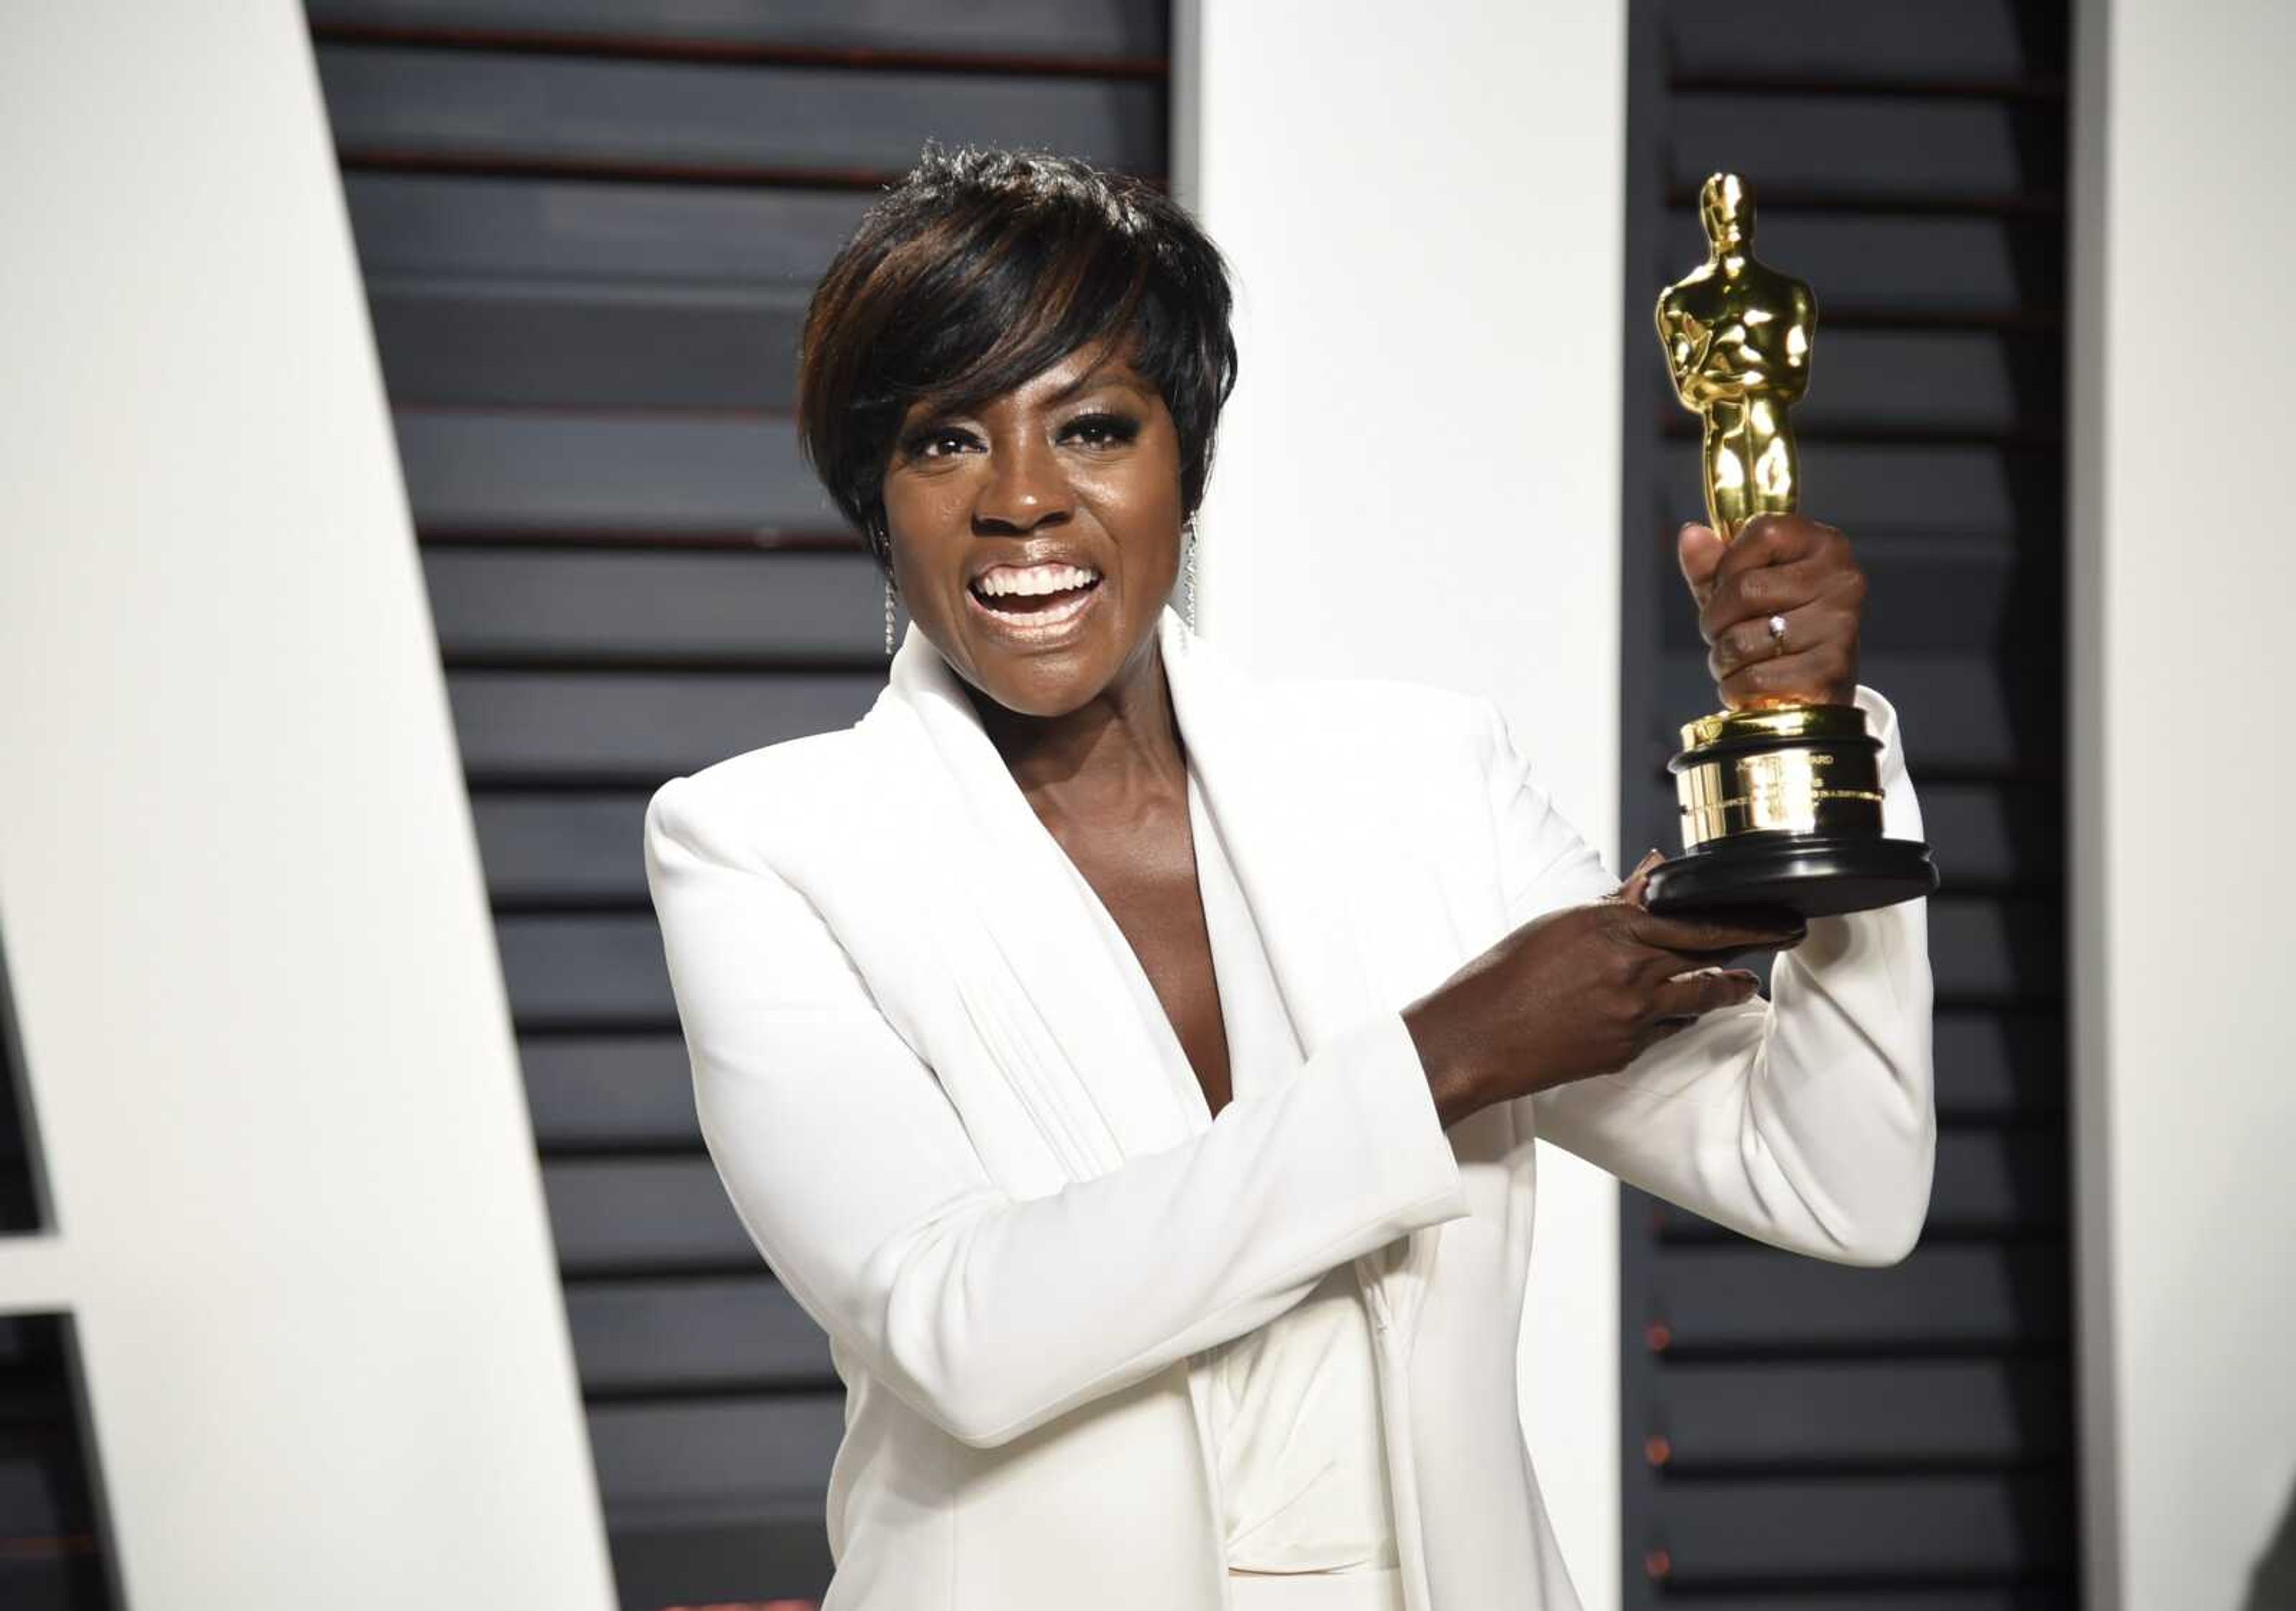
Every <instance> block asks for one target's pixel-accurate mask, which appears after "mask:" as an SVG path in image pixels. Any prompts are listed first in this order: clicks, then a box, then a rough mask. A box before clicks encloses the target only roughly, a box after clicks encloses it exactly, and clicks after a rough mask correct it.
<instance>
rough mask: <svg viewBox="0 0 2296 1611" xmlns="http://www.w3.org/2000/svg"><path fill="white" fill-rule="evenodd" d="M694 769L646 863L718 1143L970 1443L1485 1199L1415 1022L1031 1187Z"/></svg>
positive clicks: (659, 809) (1146, 1366) (747, 1219)
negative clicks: (983, 1152) (711, 819)
mask: <svg viewBox="0 0 2296 1611" xmlns="http://www.w3.org/2000/svg"><path fill="white" fill-rule="evenodd" d="M687 784H688V780H685V779H682V778H681V779H673V780H671V781H669V782H668V783H667V784H664V785H663V786H662V788H661V789H660V791H659V792H657V793H656V794H655V796H654V797H653V799H652V803H651V804H650V805H649V806H648V807H647V810H646V821H645V853H646V874H647V881H648V884H649V887H650V888H651V889H652V896H653V904H654V910H655V912H656V913H657V915H658V916H659V918H660V924H661V932H662V940H663V945H664V948H665V952H666V955H667V958H668V965H669V974H670V980H671V984H672V986H673V988H674V990H675V992H676V1001H677V1010H678V1017H679V1019H680V1021H681V1023H682V1025H683V1026H684V1029H685V1041H686V1047H687V1051H688V1054H689V1056H690V1058H691V1060H692V1064H693V1082H694V1097H695V1106H696V1108H697V1109H698V1110H699V1113H700V1116H701V1129H702V1134H703V1137H704V1139H705V1140H706V1141H707V1142H708V1144H709V1151H710V1154H711V1157H713V1158H714V1159H715V1161H716V1163H717V1169H718V1173H719V1174H720V1175H721V1176H722V1177H723V1179H724V1181H725V1183H726V1190H727V1192H728V1193H729V1195H730V1196H731V1197H732V1198H733V1201H734V1207H735V1209H736V1210H737V1212H738V1213H739V1214H740V1215H741V1218H742V1223H743V1225H744V1226H746V1227H747V1229H748V1231H749V1232H750V1237H751V1239H753V1240H754V1241H755V1242H756V1243H757V1245H758V1250H759V1251H760V1252H761V1253H763V1255H765V1257H766V1259H767V1262H768V1263H770V1264H771V1265H772V1267H773V1269H774V1271H775V1273H776V1274H778V1275H779V1277H780V1278H781V1280H782V1281H783V1285H784V1286H786V1287H787V1288H788V1289H789V1291H790V1293H791V1296H794V1297H795V1298H796V1300H797V1301H798V1303H799V1304H800V1305H801V1306H802V1307H803V1308H804V1309H805V1311H806V1313H808V1314H809V1315H811V1316H812V1318H813V1319H814V1321H816V1323H817V1324H818V1325H820V1326H821V1327H822V1328H823V1329H824V1330H825V1331H827V1332H829V1333H830V1334H832V1336H834V1337H837V1338H838V1339H839V1340H840V1343H842V1344H844V1345H848V1346H849V1347H851V1348H852V1349H853V1350H854V1351H855V1352H856V1353H857V1354H858V1355H859V1357H860V1358H861V1359H862V1360H863V1361H864V1362H865V1364H866V1366H867V1368H868V1370H870V1372H871V1374H872V1375H873V1376H876V1377H878V1378H880V1379H881V1380H882V1381H883V1382H885V1383H886V1384H887V1385H888V1386H890V1388H891V1389H892V1390H893V1391H894V1392H895V1393H897V1394H899V1395H900V1396H901V1397H902V1398H903V1399H905V1400H906V1401H907V1402H909V1403H910V1404H911V1405H912V1406H914V1408H915V1409H916V1410H917V1411H919V1412H920V1413H922V1414H923V1415H925V1416H926V1417H928V1418H929V1419H931V1420H932V1421H934V1422H935V1423H936V1424H937V1425H939V1426H940V1427H943V1428H944V1429H945V1430H947V1432H948V1433H950V1434H951V1435H954V1436H955V1437H957V1438H960V1439H962V1440H963V1441H964V1442H965V1443H971V1444H973V1445H975V1446H978V1447H988V1446H990V1445H994V1444H996V1443H1004V1442H1005V1441H1007V1440H1009V1439H1012V1438H1014V1437H1018V1436H1019V1435H1021V1434H1023V1433H1025V1432H1028V1431H1029V1430H1030V1429H1031V1428H1033V1427H1037V1426H1038V1425H1040V1424H1042V1423H1044V1422H1046V1421H1048V1420H1050V1419H1053V1418H1054V1417H1055V1416H1058V1415H1060V1414H1062V1413H1063V1412H1064V1411H1068V1410H1070V1409H1073V1408H1074V1407H1076V1406H1078V1405H1079V1404H1082V1403H1086V1402H1089V1401H1091V1400H1093V1399H1095V1398H1097V1397H1100V1396H1103V1395H1104V1394H1110V1393H1112V1392H1115V1391H1117V1390H1118V1389H1119V1388H1122V1387H1124V1386H1128V1385H1130V1384H1131V1383H1133V1382H1136V1381H1138V1380H1140V1379H1141V1378H1144V1377H1147V1376H1149V1375H1152V1374H1153V1373H1154V1372H1155V1371H1157V1370H1160V1369H1162V1368H1163V1367H1164V1366H1166V1365H1168V1364H1169V1363H1171V1362H1174V1361H1177V1360H1181V1359H1184V1358H1185V1357H1186V1356H1187V1355H1189V1354H1191V1353H1195V1352H1197V1351H1199V1350H1201V1349H1203V1348H1207V1347H1210V1346H1211V1345H1214V1344H1217V1343H1220V1342H1225V1341H1226V1340H1227V1339H1228V1338H1230V1337H1236V1336H1240V1335H1241V1334H1242V1333H1243V1332H1245V1331H1248V1330H1251V1329H1253V1328H1254V1327H1257V1326H1259V1325H1262V1324H1264V1323H1266V1322H1267V1321H1269V1320H1271V1319H1273V1318H1274V1317H1275V1315H1277V1314H1280V1313H1283V1311H1284V1310H1285V1309H1287V1308H1289V1307H1291V1306H1292V1304H1296V1303H1298V1302H1299V1301H1300V1298H1301V1297H1303V1296H1306V1293H1307V1292H1308V1289H1309V1288H1311V1287H1312V1286H1313V1285H1314V1284H1315V1282H1316V1280H1318V1279H1320V1278H1321V1276H1322V1275H1323V1274H1324V1272H1327V1271H1329V1270H1330V1269H1332V1268H1333V1266H1335V1265H1337V1264H1340V1263H1345V1262H1346V1261H1348V1260H1349V1259H1352V1258H1355V1257H1357V1256H1358V1255H1362V1254H1365V1253H1368V1252H1371V1251H1372V1250H1374V1249H1375V1248H1378V1247H1383V1246H1385V1245H1386V1244H1387V1243H1389V1242H1390V1241H1392V1240H1393V1239H1396V1238H1397V1237H1398V1236H1401V1235H1404V1234H1406V1232H1408V1231H1413V1230H1415V1229H1417V1228H1418V1227H1420V1226H1423V1225H1429V1224H1433V1223H1437V1222H1439V1221H1442V1220H1447V1219H1453V1218H1456V1217H1458V1216H1460V1215H1462V1214H1465V1213H1466V1212H1467V1211H1468V1210H1467V1204H1466V1199H1465V1196H1464V1192H1463V1190H1462V1189H1461V1183H1460V1179H1459V1169H1458V1163H1457V1160H1456V1157H1455V1155H1454V1154H1453V1152H1452V1149H1451V1143H1450V1141H1449V1139H1448V1137H1447V1135H1446V1134H1445V1133H1444V1131H1443V1128H1442V1123H1441V1120H1440V1118H1439V1116H1438V1114H1437V1111H1436V1108H1435V1100H1434V1096H1433V1093H1432V1092H1431V1091H1430V1090H1429V1089H1428V1086H1427V1080H1426V1075H1425V1074H1424V1072H1423V1069H1422V1067H1421V1064H1420V1061H1419V1055H1418V1051H1417V1049H1416V1048H1415V1045H1414V1044H1413V1043H1412V1040H1411V1038H1410V1034H1409V1032H1408V1031H1407V1030H1406V1028H1405V1026H1404V1024H1403V1020H1402V1018H1401V1017H1400V1015H1399V1014H1398V1013H1393V1012H1390V1013H1384V1014H1382V1015H1379V1016H1377V1017H1374V1018H1367V1019H1366V1020H1365V1023H1364V1024H1363V1025H1362V1026H1360V1027H1359V1028H1357V1029H1355V1030H1353V1031H1350V1032H1349V1034H1345V1035H1343V1036H1341V1037H1339V1038H1337V1039H1335V1040H1334V1041H1333V1042H1332V1043H1329V1044H1328V1045H1326V1046H1325V1047H1324V1048H1323V1049H1322V1050H1321V1051H1319V1052H1317V1054H1316V1056H1315V1057H1314V1058H1312V1059H1309V1061H1308V1065H1307V1067H1305V1068H1304V1069H1303V1070H1302V1071H1301V1074H1300V1077H1298V1078H1296V1079H1292V1080H1290V1081H1287V1082H1285V1083H1284V1084H1283V1085H1282V1087H1281V1088H1279V1089H1277V1090H1275V1091H1271V1092H1266V1093H1264V1094H1259V1095H1255V1096H1252V1097H1250V1098H1243V1099H1239V1100H1234V1101H1232V1102H1230V1103H1229V1104H1228V1105H1227V1106H1226V1107H1225V1108H1222V1109H1221V1110H1220V1112H1219V1113H1218V1116H1216V1117H1215V1118H1214V1119H1213V1121H1212V1124H1211V1125H1210V1128H1209V1129H1208V1130H1205V1131H1203V1132H1201V1133H1198V1134H1196V1135H1194V1136H1193V1137H1192V1138H1190V1139H1189V1140H1188V1141H1186V1142H1185V1143H1182V1144H1180V1145H1178V1146H1176V1147H1173V1148H1171V1149H1169V1150H1165V1151H1161V1152H1157V1153H1153V1154H1150V1155H1146V1156H1143V1157H1134V1158H1131V1159H1128V1161H1127V1162H1126V1163H1125V1164H1123V1165H1121V1166H1119V1168H1117V1169H1115V1170H1112V1171H1111V1172H1110V1173H1106V1174H1103V1175H1101V1176H1099V1177H1097V1178H1095V1179H1093V1180H1089V1181H1085V1182H1078V1183H1072V1184H1070V1185H1068V1186H1066V1187H1064V1188H1063V1189H1062V1190H1060V1191H1058V1192H1056V1193H1054V1195H1052V1196H1049V1197H1040V1198H1027V1199H1021V1200H1016V1199H1014V1198H1012V1197H1010V1196H1009V1195H1007V1194H1006V1193H1005V1191H1004V1190H1000V1189H999V1188H998V1187H997V1186H996V1183H995V1182H992V1181H991V1180H990V1179H989V1178H988V1174H987V1173H986V1172H985V1171H984V1169H983V1167H982V1165H981V1163H980V1157H979V1155H978V1154H977V1153H976V1152H975V1150H974V1149H973V1147H972V1142H971V1141H970V1140H969V1139H968V1137H967V1135H966V1133H965V1130H964V1124H963V1122H962V1120H961V1118H960V1116H959V1115H958V1114H957V1112H956V1110H955V1107H954V1106H953V1105H952V1104H951V1103H950V1101H949V1100H948V1098H947V1095H946V1093H945V1092H943V1090H942V1088H941V1086H940V1084H939V1080H938V1079H936V1078H935V1076H934V1075H933V1071H932V1070H931V1068H930V1067H927V1066H926V1065H925V1064H924V1063H923V1062H922V1061H921V1060H920V1059H918V1057H917V1056H916V1054H915V1053H914V1051H911V1049H910V1047H909V1045H908V1043H906V1041H905V1040H903V1039H902V1038H901V1036H900V1034H898V1032H897V1031H895V1030H894V1029H893V1027H892V1026H890V1024H889V1023H887V1022H886V1020H885V1018H884V1017H883V1016H882V1015H881V1013H880V1012H879V1011H878V1010H877V1008H876V1006H875V1004H874V1002H873V1000H872V998H871V995H870V993H869V990H868V987H867V985H866V984H865V981H864V979H863V977H862V976H861V975H860V973H859V971H858V970H857V969H856V968H855V967H854V965H853V963H852V961H851V960H850V958H849V956H848V955H847V954H846V953H845V951H844V948H843V947H842V946H840V945H839V944H838V942H837V940H836V938H835V936H833V935H832V932H831V930H830V928H829V927H828V925H827V924H826V923H825V922H824V920H822V918H821V917H820V915H819V913H818V912H816V910H815V909H814V907H813V906H812V904H810V903H809V902H808V901H807V900H806V899H805V898H804V896H803V895H801V894H799V892H798V891H797V890H796V889H795V888H794V887H791V885H790V884H789V883H788V882H787V881H786V880H784V879H782V878H781V877H780V876H778V875H777V874H776V873H775V872H774V871H771V870H770V869H769V868H768V867H767V866H764V865H762V864H760V863H756V862H754V861H745V860H742V859H740V858H737V857H734V856H729V855H726V854H725V853H724V852H723V851H722V850H721V849H719V848H718V847H717V846H716V845H714V844H713V841H712V838H711V836H710V835H709V832H708V831H707V830H706V829H705V828H704V827H703V826H702V823H701V819H702V818H703V817H704V816H706V810H705V809H704V808H703V803H702V802H701V801H700V800H697V799H695V798H694V797H692V796H691V795H690V794H689V793H688V790H687ZM1056 983H1057V982H1056V981H1047V982H1046V985H1047V987H1048V988H1049V987H1054V986H1055V985H1056ZM1143 1077H1144V1078H1145V1077H1150V1071H1147V1070H1143Z"/></svg>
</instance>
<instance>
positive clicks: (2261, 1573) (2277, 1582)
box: [2241, 1486, 2296, 1611]
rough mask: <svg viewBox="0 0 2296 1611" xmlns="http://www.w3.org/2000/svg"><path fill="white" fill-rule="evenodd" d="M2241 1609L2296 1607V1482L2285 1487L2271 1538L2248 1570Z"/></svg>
mask: <svg viewBox="0 0 2296 1611" xmlns="http://www.w3.org/2000/svg"><path fill="white" fill-rule="evenodd" d="M2241 1611H2296V1486H2292V1487H2291V1488H2290V1489H2289V1491H2288V1504H2287V1507H2286V1509H2283V1510H2282V1511H2281V1512H2280V1525H2279V1526H2277V1527H2276V1528H2274V1529H2273V1532H2272V1541H2271V1542H2269V1543H2267V1544H2266V1545H2265V1546H2264V1554H2263V1555H2262V1556H2261V1557H2260V1558H2259V1559H2258V1560H2257V1563H2256V1569H2255V1570H2254V1571H2252V1572H2251V1573H2250V1574H2248V1598H2247V1599H2244V1600H2243V1601H2242V1602H2241Z"/></svg>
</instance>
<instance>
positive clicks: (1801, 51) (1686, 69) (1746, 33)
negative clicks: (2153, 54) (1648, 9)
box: [1665, 0, 2064, 84]
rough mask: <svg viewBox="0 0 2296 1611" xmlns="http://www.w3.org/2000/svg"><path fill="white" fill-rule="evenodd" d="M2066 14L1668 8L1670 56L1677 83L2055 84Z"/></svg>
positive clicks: (1806, 1) (1791, 4)
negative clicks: (1879, 70)
mask: <svg viewBox="0 0 2296 1611" xmlns="http://www.w3.org/2000/svg"><path fill="white" fill-rule="evenodd" d="M2062 11H2063V8H2062V5H2054V6H2052V5H2047V4H2032V3H2030V0H2026V3H2024V4H2020V0H1925V4H1921V5H1918V6H1899V5H1842V4H1838V3H1837V0H1737V3H1736V4H1733V5H1731V6H1729V7H1727V8H1720V7H1717V6H1713V5H1710V4H1702V3H1701V0H1669V4H1668V5H1667V7H1666V24H1665V30H1666V50H1667V55H1668V64H1669V68H1670V70H1671V71H1672V73H1673V75H1674V77H1676V78H1701V79H1703V78H1732V77H1745V76H1755V77H1769V76H1785V75H1790V74H1791V75H1804V76H1808V77H1813V78H1825V79H1829V80H1846V81H1848V82H1849V83H1857V82H1858V81H1860V80H1861V79H1865V78H1871V77H1873V76H1874V72H1875V70H1876V66H1877V64H1879V65H1881V66H1882V67H1885V68H1886V70H1887V71H1888V73H1889V75H1890V78H1896V79H1902V80H1906V81H1910V82H1918V81H1922V80H1931V81H1934V82H1938V83H1946V84H1950V83H1956V82H1966V81H1969V80H1972V79H2000V80H2006V79H2014V78H2033V77H2039V78H2047V77H2049V76H2051V75H2052V74H2053V73H2054V71H2055V70H2057V69H2058V68H2059V67H2060V66H2061V65H2062V61H2063V58H2064V31H2063V23H2062ZM2053 12H2054V14H2055V15H2056V16H2057V17H2058V19H2059V20H2058V21H2057V24H2056V27H2055V29H2054V31H2053V32H2052V33H2050V34H2048V35H2046V36H2045V37H2042V38H2040V39H2038V40H2037V39H2036V38H2035V37H2034V29H2035V27H2036V25H2037V23H2039V22H2040V21H2041V20H2042V19H2044V18H2046V17H2047V16H2049V15H2050V14H2051V13H2053Z"/></svg>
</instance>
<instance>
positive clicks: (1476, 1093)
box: [1402, 1000, 1490, 1130]
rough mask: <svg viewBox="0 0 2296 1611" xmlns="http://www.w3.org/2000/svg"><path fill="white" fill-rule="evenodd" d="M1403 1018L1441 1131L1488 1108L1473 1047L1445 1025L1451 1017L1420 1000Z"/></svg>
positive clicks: (1433, 1004)
mask: <svg viewBox="0 0 2296 1611" xmlns="http://www.w3.org/2000/svg"><path fill="white" fill-rule="evenodd" d="M1402 1016H1403V1026H1404V1028H1406V1030H1408V1031H1409V1032H1410V1034H1411V1043H1412V1045H1413V1046H1414V1047H1415V1048H1416V1049H1417V1050H1418V1052H1419V1067H1420V1068H1421V1069H1422V1070H1423V1072H1424V1073H1425V1075H1426V1076H1427V1090H1428V1093H1429V1094H1430V1095H1431V1096H1432V1097H1433V1098H1434V1100H1435V1112H1436V1116H1438V1117H1439V1119H1440V1120H1441V1121H1442V1124H1443V1128H1444V1129H1446V1130H1448V1129H1449V1128H1450V1127H1451V1126H1452V1125H1454V1124H1457V1123H1458V1122H1459V1121H1460V1120H1461V1119H1463V1118H1465V1117H1466V1116H1468V1115H1469V1114H1471V1113H1473V1112H1475V1111H1477V1110H1478V1109H1480V1108H1485V1107H1488V1105H1489V1101H1490V1099H1489V1098H1488V1096H1487V1095H1486V1094H1485V1092H1484V1088H1483V1082H1482V1080H1481V1077H1480V1074H1479V1072H1478V1070H1477V1067H1476V1063H1475V1059H1474V1058H1473V1056H1472V1048H1471V1047H1470V1046H1469V1045H1468V1044H1467V1043H1466V1037H1465V1036H1464V1035H1462V1034H1459V1033H1458V1031H1457V1029H1456V1027H1455V1026H1453V1025H1451V1024H1450V1023H1449V1022H1448V1019H1449V1018H1450V1017H1451V1016H1452V1015H1449V1014H1447V1013H1445V1012H1444V1011H1443V1010H1442V1008H1441V1007H1440V1005H1439V1004H1437V1003H1433V1002H1429V1001H1425V1000H1423V1001H1417V1002H1413V1003H1412V1004H1411V1005H1410V1006H1408V1007H1406V1008H1405V1009H1404V1010H1403V1015H1402Z"/></svg>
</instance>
